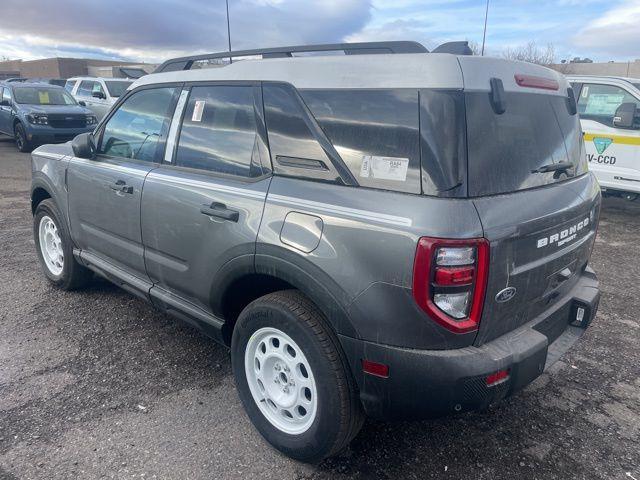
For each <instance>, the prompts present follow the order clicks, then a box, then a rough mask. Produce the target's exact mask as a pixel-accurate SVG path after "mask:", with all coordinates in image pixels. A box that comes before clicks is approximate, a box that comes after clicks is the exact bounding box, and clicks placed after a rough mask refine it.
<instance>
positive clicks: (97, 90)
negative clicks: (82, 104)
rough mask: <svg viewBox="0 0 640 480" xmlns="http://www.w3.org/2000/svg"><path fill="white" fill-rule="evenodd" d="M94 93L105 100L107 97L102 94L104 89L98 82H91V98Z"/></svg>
mask: <svg viewBox="0 0 640 480" xmlns="http://www.w3.org/2000/svg"><path fill="white" fill-rule="evenodd" d="M94 93H98V94H100V95H101V96H102V98H107V95H106V94H105V93H104V88H102V85H100V82H93V88H92V89H91V96H93V94H94Z"/></svg>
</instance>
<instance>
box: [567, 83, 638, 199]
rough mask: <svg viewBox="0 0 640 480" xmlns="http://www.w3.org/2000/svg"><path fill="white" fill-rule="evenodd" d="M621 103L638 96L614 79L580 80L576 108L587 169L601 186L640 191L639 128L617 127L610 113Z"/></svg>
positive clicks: (630, 101)
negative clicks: (582, 135) (581, 131)
mask: <svg viewBox="0 0 640 480" xmlns="http://www.w3.org/2000/svg"><path fill="white" fill-rule="evenodd" d="M623 103H635V104H636V106H637V108H640V98H637V97H636V96H635V95H633V94H632V93H631V92H630V91H629V90H628V89H626V88H624V87H623V86H621V85H615V84H613V83H610V84H605V83H596V82H593V83H583V85H582V89H581V90H580V95H579V96H578V110H579V112H580V118H581V122H582V129H583V131H584V141H585V146H586V150H587V160H588V161H589V169H590V170H592V171H593V172H594V173H595V175H596V177H597V178H598V181H599V182H600V184H601V185H602V186H603V187H607V188H613V189H617V190H623V191H632V192H640V129H623V128H617V127H616V126H615V125H614V124H613V117H614V115H615V112H616V110H617V109H618V107H619V106H620V105H621V104H623Z"/></svg>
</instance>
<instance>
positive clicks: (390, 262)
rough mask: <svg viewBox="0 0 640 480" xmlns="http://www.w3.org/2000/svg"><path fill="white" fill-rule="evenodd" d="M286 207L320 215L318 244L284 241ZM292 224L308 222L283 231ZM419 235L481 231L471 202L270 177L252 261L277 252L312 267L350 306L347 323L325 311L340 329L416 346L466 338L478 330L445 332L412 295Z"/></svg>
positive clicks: (454, 343)
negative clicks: (457, 332)
mask: <svg viewBox="0 0 640 480" xmlns="http://www.w3.org/2000/svg"><path fill="white" fill-rule="evenodd" d="M291 212H297V213H300V214H303V215H310V216H313V217H316V218H320V219H321V227H320V229H321V235H320V239H319V242H317V247H316V246H315V245H314V244H313V243H311V247H315V248H313V250H312V251H304V250H309V248H308V247H302V248H300V247H299V246H294V245H292V244H291V243H292V242H289V244H287V243H284V242H283V236H282V235H281V234H282V232H283V227H284V226H285V218H286V217H287V215H288V214H289V213H291ZM293 218H301V217H300V216H298V215H294V216H293ZM289 219H291V217H289ZM287 222H289V220H287ZM313 225H314V227H313V230H314V231H317V227H316V226H315V225H316V224H315V223H314V224H313ZM296 227H298V228H300V229H305V228H307V229H308V228H309V224H307V225H306V226H305V224H304V223H302V224H301V225H298V226H296V225H290V224H289V223H288V224H287V228H286V229H285V233H286V234H287V235H289V232H291V231H292V230H295V228H296ZM422 236H432V237H443V238H474V237H481V236H482V227H481V224H480V221H479V219H478V215H477V212H476V211H475V208H474V207H473V203H472V202H471V201H468V200H452V199H439V198H432V197H426V196H420V195H409V194H401V193H393V192H388V191H382V190H374V189H366V188H353V187H345V186H337V185H330V184H326V183H320V182H310V181H305V180H298V179H292V178H284V177H274V178H273V181H272V183H271V187H270V189H269V194H268V196H267V201H266V205H265V212H264V216H263V219H262V223H261V226H260V230H259V234H258V242H257V246H256V254H257V259H256V262H257V264H259V263H260V262H261V257H264V256H279V257H282V258H287V259H288V261H289V262H297V263H299V265H301V266H302V268H305V269H307V271H313V272H317V273H315V274H314V276H315V278H316V279H319V280H321V282H322V284H323V287H325V288H327V289H328V290H329V291H330V292H331V293H332V295H333V297H334V299H335V300H336V301H337V302H338V303H339V304H340V305H341V307H342V308H343V309H344V310H345V311H347V312H348V317H349V320H348V321H349V327H350V328H349V329H347V328H343V327H342V326H340V321H339V319H337V318H329V320H330V321H331V322H332V323H333V324H334V326H336V329H337V330H338V333H344V334H347V335H353V336H356V337H357V338H361V339H366V340H370V341H374V342H378V343H384V344H390V345H401V346H406V347H413V348H453V347H457V346H463V345H465V344H466V345H468V344H470V343H471V342H472V341H473V337H475V333H472V334H470V335H455V334H452V333H450V332H448V331H446V330H445V329H444V328H442V327H440V326H439V325H437V324H436V323H435V322H433V321H432V320H430V319H429V318H428V317H427V316H426V314H424V313H423V312H422V311H421V310H420V309H419V308H418V307H417V305H416V304H415V302H414V300H413V296H412V290H411V288H412V279H413V262H414V257H415V251H416V246H417V242H418V239H419V238H420V237H422ZM302 237H304V235H301V238H302ZM285 240H286V239H285ZM293 243H295V242H293ZM319 307H320V308H321V309H323V305H319ZM325 314H326V310H325ZM329 316H330V315H329ZM349 330H351V331H349Z"/></svg>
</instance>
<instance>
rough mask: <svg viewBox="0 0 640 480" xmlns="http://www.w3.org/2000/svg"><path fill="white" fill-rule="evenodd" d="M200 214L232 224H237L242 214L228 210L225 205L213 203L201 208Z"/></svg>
mask: <svg viewBox="0 0 640 480" xmlns="http://www.w3.org/2000/svg"><path fill="white" fill-rule="evenodd" d="M200 213H202V214H204V215H208V216H209V217H217V218H222V219H223V220H229V221H230V222H237V221H238V219H239V218H240V212H238V211H237V210H231V209H230V208H227V206H226V205H225V204H224V203H220V202H213V203H212V204H211V205H202V206H201V207H200Z"/></svg>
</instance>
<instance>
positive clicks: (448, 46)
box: [431, 40, 473, 55]
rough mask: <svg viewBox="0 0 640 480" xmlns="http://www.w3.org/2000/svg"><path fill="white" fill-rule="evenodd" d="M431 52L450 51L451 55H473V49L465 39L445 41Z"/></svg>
mask: <svg viewBox="0 0 640 480" xmlns="http://www.w3.org/2000/svg"><path fill="white" fill-rule="evenodd" d="M431 53H452V54H453V55H473V50H471V48H470V47H469V42H467V41H466V40H464V41H461V42H447V43H443V44H442V45H439V46H437V47H436V48H435V50H433V51H432V52H431Z"/></svg>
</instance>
